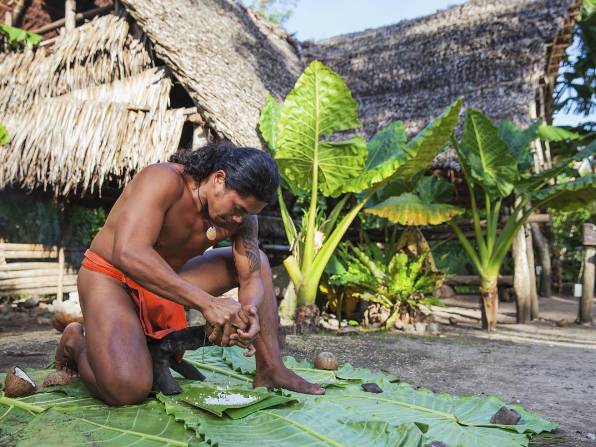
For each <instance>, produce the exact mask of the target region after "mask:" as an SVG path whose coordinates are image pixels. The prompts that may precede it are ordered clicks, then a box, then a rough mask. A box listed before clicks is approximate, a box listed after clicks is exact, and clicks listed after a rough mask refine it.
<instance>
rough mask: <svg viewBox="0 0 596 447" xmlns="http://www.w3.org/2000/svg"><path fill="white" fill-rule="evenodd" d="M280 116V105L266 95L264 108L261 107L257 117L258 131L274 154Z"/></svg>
mask: <svg viewBox="0 0 596 447" xmlns="http://www.w3.org/2000/svg"><path fill="white" fill-rule="evenodd" d="M280 115H281V104H280V103H279V102H277V100H276V99H275V98H274V97H273V96H271V95H267V98H266V99H265V107H263V110H261V115H260V116H259V130H260V132H261V135H262V136H263V139H264V140H265V142H266V143H267V146H268V147H269V150H270V151H271V152H272V153H275V149H276V147H277V134H278V126H279V117H280Z"/></svg>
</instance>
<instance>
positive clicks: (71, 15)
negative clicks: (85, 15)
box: [64, 0, 77, 32]
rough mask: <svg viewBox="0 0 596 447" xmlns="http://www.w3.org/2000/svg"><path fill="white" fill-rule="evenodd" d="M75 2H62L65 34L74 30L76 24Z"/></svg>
mask: <svg viewBox="0 0 596 447" xmlns="http://www.w3.org/2000/svg"><path fill="white" fill-rule="evenodd" d="M76 9H77V2H76V1H75V0H66V1H65V2H64V28H66V32H69V31H72V30H74V29H75V26H76V24H77V22H76V18H75V16H76V15H77V11H76Z"/></svg>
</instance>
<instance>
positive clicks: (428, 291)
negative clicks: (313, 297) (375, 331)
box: [327, 242, 444, 329]
mask: <svg viewBox="0 0 596 447" xmlns="http://www.w3.org/2000/svg"><path fill="white" fill-rule="evenodd" d="M395 247H396V245H395V244H394V245H393V248H395ZM386 248H387V247H385V249H381V248H379V247H378V246H377V245H376V244H374V243H368V244H366V245H364V246H362V247H357V246H353V245H352V244H350V243H349V242H345V243H342V244H341V245H340V247H339V249H338V250H337V255H336V256H335V257H334V259H333V262H331V263H329V266H328V269H327V271H328V273H330V276H329V279H328V283H329V285H331V286H340V287H346V288H353V289H355V290H356V292H354V293H352V296H353V297H356V298H359V299H361V300H365V301H368V302H369V303H370V305H372V307H374V308H378V307H380V308H381V309H380V311H379V310H378V309H375V310H376V312H375V314H376V320H377V321H372V319H370V318H368V319H369V320H371V321H367V323H368V325H370V324H374V323H376V324H377V325H382V326H383V327H385V328H386V329H390V328H391V327H393V325H394V323H395V321H396V320H397V319H398V318H400V315H403V314H407V315H408V318H409V317H410V316H412V317H414V316H415V314H416V313H417V311H418V310H419V308H420V306H421V305H431V304H440V301H439V299H438V298H436V297H435V296H434V295H433V292H434V291H435V290H436V288H437V285H438V284H440V282H441V281H442V280H443V278H444V274H443V273H442V272H440V271H433V268H432V265H431V263H430V262H428V261H429V259H428V256H429V255H430V252H426V253H422V254H421V255H419V256H415V257H412V256H409V255H408V253H406V251H405V250H394V249H386ZM370 305H369V309H367V311H369V310H371V306H370ZM367 315H370V312H368V313H367V312H365V318H366V317H367Z"/></svg>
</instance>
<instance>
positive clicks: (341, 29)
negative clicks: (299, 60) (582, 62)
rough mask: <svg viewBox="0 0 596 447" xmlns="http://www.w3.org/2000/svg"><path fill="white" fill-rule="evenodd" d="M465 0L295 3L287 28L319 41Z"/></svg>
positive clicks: (573, 119)
mask: <svg viewBox="0 0 596 447" xmlns="http://www.w3.org/2000/svg"><path fill="white" fill-rule="evenodd" d="M462 3H464V0H405V1H404V0H295V7H294V9H293V13H292V16H291V17H290V18H289V19H288V21H287V22H286V23H285V25H284V27H285V28H286V29H287V30H288V31H289V32H290V33H293V34H295V35H296V37H297V38H298V40H302V41H304V40H319V39H324V38H327V37H331V36H337V35H338V34H345V33H352V32H356V31H363V30H365V29H367V28H377V27H380V26H384V25H390V24H392V23H397V22H399V21H401V20H407V19H412V18H415V17H420V16H424V15H428V14H432V13H434V12H436V11H437V10H441V9H445V8H448V7H449V6H453V5H460V4H462ZM583 121H596V114H594V115H591V116H589V117H587V118H585V117H578V116H577V115H574V114H563V113H559V114H557V115H555V117H554V124H555V125H563V126H564V125H576V124H577V123H579V122H583Z"/></svg>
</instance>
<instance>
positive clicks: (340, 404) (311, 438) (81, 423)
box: [0, 347, 556, 447]
mask: <svg viewBox="0 0 596 447" xmlns="http://www.w3.org/2000/svg"><path fill="white" fill-rule="evenodd" d="M228 349H229V348H226V350H224V349H222V348H220V347H208V348H203V349H200V350H197V351H191V352H187V353H186V356H185V358H186V359H188V360H190V361H192V362H194V363H195V364H196V365H199V367H200V368H201V370H202V371H203V372H204V373H205V374H206V376H207V379H206V382H204V383H198V382H193V381H185V380H181V379H178V380H179V381H180V383H181V385H182V388H183V390H184V391H185V393H186V392H187V391H188V390H190V389H193V388H204V387H211V388H212V389H215V390H223V391H226V392H233V393H243V394H244V393H245V394H247V395H251V394H252V393H257V394H258V393H261V391H260V390H256V391H255V390H252V378H251V377H250V376H247V375H244V374H241V373H240V372H238V370H234V368H233V367H232V366H231V365H229V364H228V362H230V363H233V361H234V359H235V358H236V357H235V356H229V355H226V358H227V361H226V360H224V358H223V357H224V352H227V350H228ZM230 352H233V351H230ZM284 361H285V363H286V365H287V366H288V367H290V368H292V369H294V370H297V371H300V370H301V369H305V370H308V369H312V364H311V363H310V362H307V361H297V360H295V359H293V358H285V359H284ZM44 373H45V372H44ZM331 373H332V374H334V375H335V376H336V379H337V380H341V382H342V385H343V386H342V387H328V388H326V394H325V395H324V396H311V395H304V394H299V393H294V392H288V391H285V390H283V394H281V395H280V394H273V393H265V392H263V393H264V394H267V395H268V397H267V398H266V399H264V400H260V401H259V402H257V403H255V404H251V405H249V406H248V407H243V408H237V409H230V408H226V409H225V411H223V413H224V414H223V415H222V417H219V416H216V415H214V414H211V413H209V412H207V411H204V410H203V409H200V408H196V407H194V406H192V405H188V404H187V403H185V402H183V401H182V400H181V396H163V395H161V394H159V395H158V396H157V399H158V401H157V402H156V401H155V400H149V401H146V402H145V403H143V404H141V405H135V406H128V407H121V408H113V407H108V406H106V405H104V404H102V403H100V402H98V401H97V400H95V399H93V398H90V397H88V394H85V393H84V392H82V391H81V390H78V389H77V388H71V389H64V390H63V391H62V392H51V393H48V392H42V393H38V394H34V395H32V396H29V397H26V398H23V399H0V427H1V428H0V445H4V444H8V445H13V444H15V443H17V444H18V445H25V446H29V445H43V446H46V445H47V446H53V445H68V446H79V445H80V446H83V445H96V444H97V445H107V446H121V445H131V444H136V445H143V446H145V445H149V446H151V445H187V444H188V445H201V446H203V445H219V446H220V447H222V446H233V445H234V446H235V445H243V446H252V445H256V446H263V445H275V446H296V445H299V446H302V445H312V446H315V445H317V446H318V445H326V446H362V445H367V446H368V445H371V446H377V445H379V446H396V445H397V446H402V447H422V446H427V445H428V444H429V443H430V441H431V440H435V441H441V442H443V443H445V444H447V445H449V446H461V447H480V446H492V445H495V446H505V447H522V446H527V443H528V436H530V435H532V434H534V433H540V432H543V431H551V430H554V429H555V428H556V424H553V423H550V422H548V421H546V420H544V419H542V418H541V417H540V416H538V415H536V414H533V413H529V412H528V411H526V410H525V409H523V408H522V407H521V406H508V407H509V408H514V409H515V410H516V411H518V412H519V413H520V415H521V420H520V422H519V423H518V424H517V425H515V426H504V425H494V424H491V423H490V419H491V417H492V415H494V414H495V413H496V411H497V410H499V409H500V408H501V407H502V406H507V405H506V404H505V403H504V402H502V401H500V400H499V399H497V398H494V397H488V398H484V397H483V398H480V397H453V396H449V395H447V394H436V393H433V392H431V391H429V390H424V389H415V388H414V387H412V386H410V385H406V384H397V383H395V381H396V380H397V378H396V377H395V376H392V375H388V374H385V373H382V372H371V371H368V370H366V369H355V368H352V367H351V366H349V365H344V366H342V367H341V368H340V369H339V370H338V371H336V372H331ZM362 381H367V382H375V383H377V384H378V385H379V386H380V387H381V389H382V390H383V392H382V393H380V394H372V393H367V392H365V391H363V390H362V388H361V383H362ZM64 392H71V393H73V395H72V396H66V395H65V394H64ZM286 396H289V397H290V398H292V399H295V400H296V401H294V402H288V401H287V400H288V399H287V398H286ZM267 399H273V400H276V399H277V400H278V401H279V403H282V404H285V405H283V406H277V407H275V408H264V406H266V405H269V404H270V403H271V402H267ZM282 401H283V402H282ZM261 404H262V406H261ZM234 412H238V413H237V414H234ZM168 415H170V416H168ZM227 415H230V416H231V417H238V418H240V419H236V420H233V419H231V418H230V417H228V416H227ZM175 421H178V422H175Z"/></svg>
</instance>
